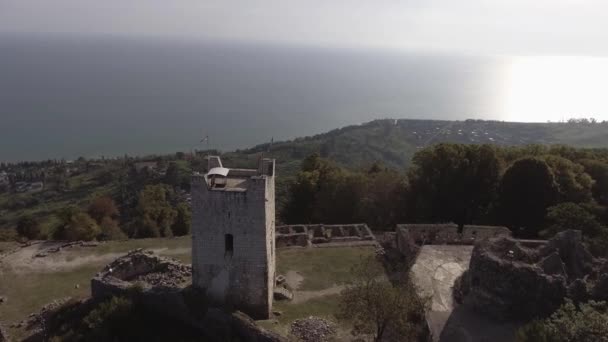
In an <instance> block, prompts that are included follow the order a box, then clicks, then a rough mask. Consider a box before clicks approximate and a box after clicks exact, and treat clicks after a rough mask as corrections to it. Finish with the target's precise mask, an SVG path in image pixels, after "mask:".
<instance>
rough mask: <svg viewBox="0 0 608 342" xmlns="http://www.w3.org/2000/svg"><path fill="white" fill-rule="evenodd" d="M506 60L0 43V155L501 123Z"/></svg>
mask: <svg viewBox="0 0 608 342" xmlns="http://www.w3.org/2000/svg"><path fill="white" fill-rule="evenodd" d="M510 65H511V64H510V62H509V61H505V60H504V59H496V58H476V57H454V56H438V55H422V54H406V53H391V52H374V51H362V50H345V49H343V50H340V49H321V48H290V47H277V46H270V45H239V44H228V43H210V42H197V43H193V42H191V43H188V42H169V41H154V40H143V41H142V40H139V41H137V40H125V39H110V38H91V39H82V38H80V39H76V38H71V39H68V38H51V37H23V36H21V37H9V36H3V37H0V160H4V161H6V160H8V161H15V160H32V159H45V158H61V157H63V158H75V157H78V156H101V155H106V156H112V155H122V154H125V153H127V154H145V153H164V152H174V151H178V150H181V151H188V150H190V149H192V148H200V147H202V146H201V144H200V143H199V141H200V139H201V137H203V136H205V135H207V134H208V135H209V136H210V138H211V143H210V145H211V147H215V148H220V149H224V150H226V149H234V148H239V147H248V146H252V145H255V144H258V143H263V142H267V141H269V140H270V139H271V138H272V137H274V139H275V140H278V139H286V138H292V137H297V136H304V135H310V134H315V133H320V132H324V131H327V130H330V129H333V128H337V127H341V126H344V125H349V124H356V123H361V122H365V121H369V120H372V119H376V118H385V117H394V118H431V119H432V118H435V119H466V118H487V119H508V118H505V117H504V103H503V102H504V101H505V100H504V92H505V87H506V84H508V82H507V81H505V78H506V76H505V75H506V72H507V71H508V70H509V66H510Z"/></svg>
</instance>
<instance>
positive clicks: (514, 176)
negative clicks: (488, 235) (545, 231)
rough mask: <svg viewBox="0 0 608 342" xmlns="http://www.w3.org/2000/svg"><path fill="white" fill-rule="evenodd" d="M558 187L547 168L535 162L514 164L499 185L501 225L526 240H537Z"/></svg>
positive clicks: (529, 159) (523, 160)
mask: <svg viewBox="0 0 608 342" xmlns="http://www.w3.org/2000/svg"><path fill="white" fill-rule="evenodd" d="M557 193H558V186H557V183H556V182H555V177H554V175H553V172H551V169H550V168H549V165H547V163H546V162H545V161H544V160H542V159H538V158H533V157H528V158H522V159H519V160H517V161H516V162H515V163H513V165H511V167H509V168H508V169H507V171H506V172H505V174H504V176H503V178H502V181H501V183H500V190H499V205H500V214H501V219H502V222H503V223H505V224H506V225H508V226H510V227H511V228H514V229H515V233H516V234H518V235H521V236H525V237H536V236H537V235H538V231H539V230H540V229H541V227H542V226H543V223H544V218H545V214H546V209H547V208H548V207H549V206H551V205H553V204H555V202H556V199H557Z"/></svg>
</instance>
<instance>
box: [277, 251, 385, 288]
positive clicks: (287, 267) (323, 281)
mask: <svg viewBox="0 0 608 342" xmlns="http://www.w3.org/2000/svg"><path fill="white" fill-rule="evenodd" d="M373 254H374V248H373V247H331V248H309V249H284V250H278V251H277V272H278V273H280V274H286V273H287V271H297V272H299V273H300V274H301V275H302V276H303V277H304V281H303V282H302V284H301V285H300V288H299V290H302V291H315V290H322V289H326V288H329V287H332V286H334V285H339V284H343V283H345V282H348V281H350V280H351V279H352V274H351V268H352V267H353V265H355V264H357V263H359V262H360V261H361V260H362V259H363V258H366V257H369V256H372V255H373Z"/></svg>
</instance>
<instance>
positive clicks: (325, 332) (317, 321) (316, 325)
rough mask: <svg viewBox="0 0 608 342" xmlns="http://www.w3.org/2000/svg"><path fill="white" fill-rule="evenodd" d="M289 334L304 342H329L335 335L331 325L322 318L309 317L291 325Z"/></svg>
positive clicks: (333, 327) (334, 329)
mask: <svg viewBox="0 0 608 342" xmlns="http://www.w3.org/2000/svg"><path fill="white" fill-rule="evenodd" d="M291 334H292V335H293V336H295V337H296V338H298V339H299V340H300V341H304V342H324V341H331V340H332V339H333V337H334V335H335V334H336V328H335V326H334V324H333V323H331V322H329V321H326V320H324V319H322V318H318V317H313V316H310V317H308V318H304V319H298V320H295V321H293V323H291Z"/></svg>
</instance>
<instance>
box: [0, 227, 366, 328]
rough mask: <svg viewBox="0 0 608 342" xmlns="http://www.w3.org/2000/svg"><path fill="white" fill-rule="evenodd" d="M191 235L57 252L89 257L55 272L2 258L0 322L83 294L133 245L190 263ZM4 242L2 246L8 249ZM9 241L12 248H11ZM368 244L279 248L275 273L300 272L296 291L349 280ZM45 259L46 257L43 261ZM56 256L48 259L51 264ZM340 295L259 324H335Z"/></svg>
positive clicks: (282, 307)
mask: <svg viewBox="0 0 608 342" xmlns="http://www.w3.org/2000/svg"><path fill="white" fill-rule="evenodd" d="M190 246H191V239H190V237H182V238H174V239H142V240H128V241H115V242H109V243H104V244H102V245H100V246H98V247H94V248H91V247H77V248H71V249H68V250H64V251H62V252H60V253H58V255H53V256H49V257H47V258H57V259H56V261H57V262H58V263H60V262H61V261H73V260H77V259H79V258H83V257H88V258H91V257H96V258H92V259H91V260H93V261H91V262H87V263H85V264H83V265H80V266H78V267H72V268H69V269H66V270H63V271H55V272H48V271H46V272H42V271H40V272H18V271H17V270H12V269H11V268H9V267H7V265H2V263H1V262H0V296H5V297H6V298H7V301H6V302H5V303H3V304H0V322H2V323H3V324H4V325H5V326H8V325H10V324H11V323H13V322H19V321H21V320H22V319H24V318H26V317H27V315H29V314H30V313H32V312H37V311H38V310H39V309H40V308H41V307H42V306H43V305H45V304H47V303H50V302H52V301H53V300H55V299H60V298H64V297H74V298H85V297H87V296H89V294H90V279H91V278H92V277H93V276H94V275H95V273H96V272H98V271H99V270H100V269H101V268H102V267H103V266H104V265H106V264H107V263H108V262H109V261H111V260H113V258H115V257H116V256H117V255H119V254H122V253H126V252H127V251H129V250H132V249H135V248H146V249H152V250H155V251H156V252H157V253H159V254H163V255H167V256H170V257H173V258H176V259H179V260H181V261H182V262H186V263H190V262H191V253H190ZM8 247H9V246H8V245H6V244H2V245H0V248H8ZM13 247H14V245H11V246H10V248H13ZM372 254H373V248H371V247H339V248H315V249H286V250H278V251H277V267H278V272H279V273H283V274H285V273H286V272H288V271H295V272H298V273H299V274H300V275H301V276H303V278H304V279H303V282H302V283H301V286H300V288H299V290H300V291H307V292H308V293H309V294H310V293H311V291H313V292H314V291H318V290H324V289H327V288H330V287H334V286H335V285H339V284H342V283H343V282H345V281H348V280H349V279H350V277H351V276H350V272H349V271H350V269H351V267H352V265H354V264H355V263H357V262H359V260H361V258H363V257H366V256H369V255H372ZM47 258H44V259H47ZM52 260H54V259H49V262H53V261H52ZM338 304H339V295H337V294H330V295H322V294H320V295H319V296H318V297H315V296H313V297H312V298H310V299H309V300H307V301H304V302H299V303H293V302H276V303H275V305H274V310H275V311H280V312H281V316H279V317H277V318H276V319H274V320H268V321H261V322H260V324H262V325H263V326H265V327H267V328H270V329H272V330H275V331H277V332H279V333H281V334H287V333H288V331H289V325H290V324H291V322H292V321H293V320H295V319H298V318H305V317H308V316H311V315H313V316H318V317H323V318H326V319H328V320H331V321H333V322H338V320H337V318H336V317H335V314H336V313H337V310H338ZM338 326H339V331H340V332H341V333H345V332H346V331H347V330H349V326H348V323H341V324H339V325H338ZM9 333H10V334H11V335H12V336H19V335H20V333H21V332H20V331H19V330H16V329H11V330H10V331H9Z"/></svg>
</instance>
